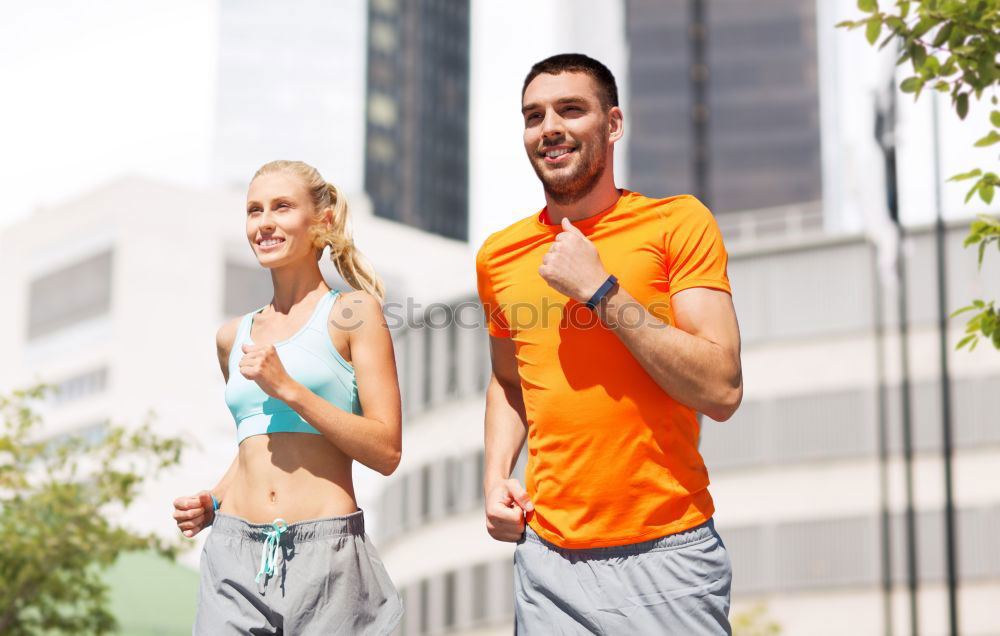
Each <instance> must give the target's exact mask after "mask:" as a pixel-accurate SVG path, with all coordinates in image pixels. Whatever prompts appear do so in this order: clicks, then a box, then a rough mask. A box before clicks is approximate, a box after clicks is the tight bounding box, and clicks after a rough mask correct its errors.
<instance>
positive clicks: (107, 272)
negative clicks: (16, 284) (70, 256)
mask: <svg viewBox="0 0 1000 636" xmlns="http://www.w3.org/2000/svg"><path fill="white" fill-rule="evenodd" d="M112 255H113V253H112V251H111V250H107V251H105V252H101V253H100V254H97V255H95V256H91V257H89V258H87V259H85V260H83V261H78V262H76V263H74V264H73V265H69V266H67V267H63V268H61V269H59V270H56V271H54V272H52V273H49V274H46V275H44V276H41V277H40V278H36V279H35V280H33V281H32V282H31V284H30V286H29V288H28V339H29V340H32V339H34V338H38V337H41V336H45V335H47V334H50V333H53V332H56V331H59V330H60V329H64V328H66V327H70V326H72V325H75V324H77V323H80V322H83V321H85V320H89V319H91V318H96V317H98V316H103V315H105V314H107V313H108V312H109V311H110V310H111V267H112Z"/></svg>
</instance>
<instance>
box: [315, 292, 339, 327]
mask: <svg viewBox="0 0 1000 636" xmlns="http://www.w3.org/2000/svg"><path fill="white" fill-rule="evenodd" d="M339 295H340V292H339V291H337V290H336V289H331V290H330V291H329V292H328V293H327V294H326V295H324V296H323V297H322V298H320V300H319V305H317V307H316V310H315V311H314V312H313V315H312V316H311V317H310V318H309V326H308V328H309V329H317V330H319V331H323V330H324V329H326V323H327V321H328V320H329V319H330V310H331V309H332V308H333V303H334V302H335V301H336V299H337V296H339ZM324 333H325V332H324Z"/></svg>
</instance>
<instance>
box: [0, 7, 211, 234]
mask: <svg viewBox="0 0 1000 636" xmlns="http://www.w3.org/2000/svg"><path fill="white" fill-rule="evenodd" d="M215 44H216V3H215V2H213V1H211V0H170V2H165V1H163V0H143V2H134V1H133V0H101V1H100V2H82V1H77V2H72V1H69V2H68V1H66V0H62V1H56V0H32V2H30V3H7V4H6V5H5V6H4V10H3V19H2V20H0V87H2V88H0V95H2V98H0V194H2V199H0V201H2V204H0V227H3V226H6V225H8V224H9V223H10V222H12V221H14V220H16V219H18V218H21V217H23V216H24V215H26V214H28V213H30V211H31V210H32V209H34V208H35V207H37V206H44V205H51V204H53V203H58V202H61V201H63V200H66V199H67V198H71V197H73V196H75V195H78V194H80V193H81V192H85V191H87V190H90V189H92V188H93V187H95V186H96V185H97V184H100V183H102V182H105V181H108V180H111V179H113V178H115V177H116V176H119V175H122V174H144V175H150V176H155V177H158V178H161V179H164V180H167V181H171V182H181V183H204V182H206V181H207V178H208V176H209V166H210V163H209V161H210V148H211V130H212V117H213V107H214V76H215V64H216V47H215Z"/></svg>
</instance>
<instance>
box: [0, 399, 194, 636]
mask: <svg viewBox="0 0 1000 636" xmlns="http://www.w3.org/2000/svg"><path fill="white" fill-rule="evenodd" d="M44 392H45V389H44V388H43V387H36V388H32V389H28V390H24V391H14V392H13V393H12V394H11V395H9V396H2V395H0V545H2V546H3V549H2V550H0V633H2V634H6V635H8V636H22V635H24V636H26V635H28V634H40V633H41V634H107V633H110V632H113V631H114V630H115V628H116V624H115V620H114V617H113V616H112V615H111V614H110V612H109V611H108V590H107V587H106V585H105V584H104V582H103V580H102V578H101V575H102V572H103V570H105V569H106V568H107V567H108V566H110V565H111V564H112V563H114V562H115V559H117V557H118V555H119V554H121V553H123V552H132V551H141V550H150V549H151V550H155V551H156V552H158V553H159V554H161V555H163V556H165V557H168V558H173V556H174V554H175V552H176V550H177V545H176V544H172V543H167V542H165V541H163V540H162V539H160V538H158V537H156V536H155V535H152V534H149V535H145V534H139V533H136V532H133V531H131V530H129V529H127V528H125V527H123V526H121V525H119V524H117V523H115V521H114V518H115V517H116V513H119V512H120V511H121V510H122V509H124V508H126V507H128V506H129V504H131V503H132V502H133V501H134V500H135V498H136V497H137V496H138V495H139V493H140V489H141V486H142V484H143V481H144V480H145V478H146V477H149V476H153V475H156V474H158V473H159V472H160V471H162V470H164V469H166V468H169V467H171V466H174V465H176V464H177V463H178V462H179V461H180V455H181V449H182V445H183V444H182V442H181V440H180V439H177V438H165V437H158V436H157V435H155V434H154V432H153V430H152V428H151V426H150V424H149V423H146V424H145V425H144V426H142V427H140V428H137V429H135V430H132V431H126V430H125V429H122V428H118V427H109V428H108V429H107V434H106V435H105V436H103V438H102V439H100V440H99V441H92V440H88V439H86V438H83V437H80V436H60V437H58V438H53V439H44V438H42V437H41V433H42V431H41V430H40V429H41V425H42V422H41V418H40V417H39V415H38V413H37V406H38V405H39V403H40V401H41V399H42V398H43V396H44Z"/></svg>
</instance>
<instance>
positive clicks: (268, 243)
mask: <svg viewBox="0 0 1000 636" xmlns="http://www.w3.org/2000/svg"><path fill="white" fill-rule="evenodd" d="M284 242H285V239H283V238H279V237H271V238H266V239H260V240H259V241H257V245H258V247H274V246H276V245H281V244H282V243H284Z"/></svg>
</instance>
